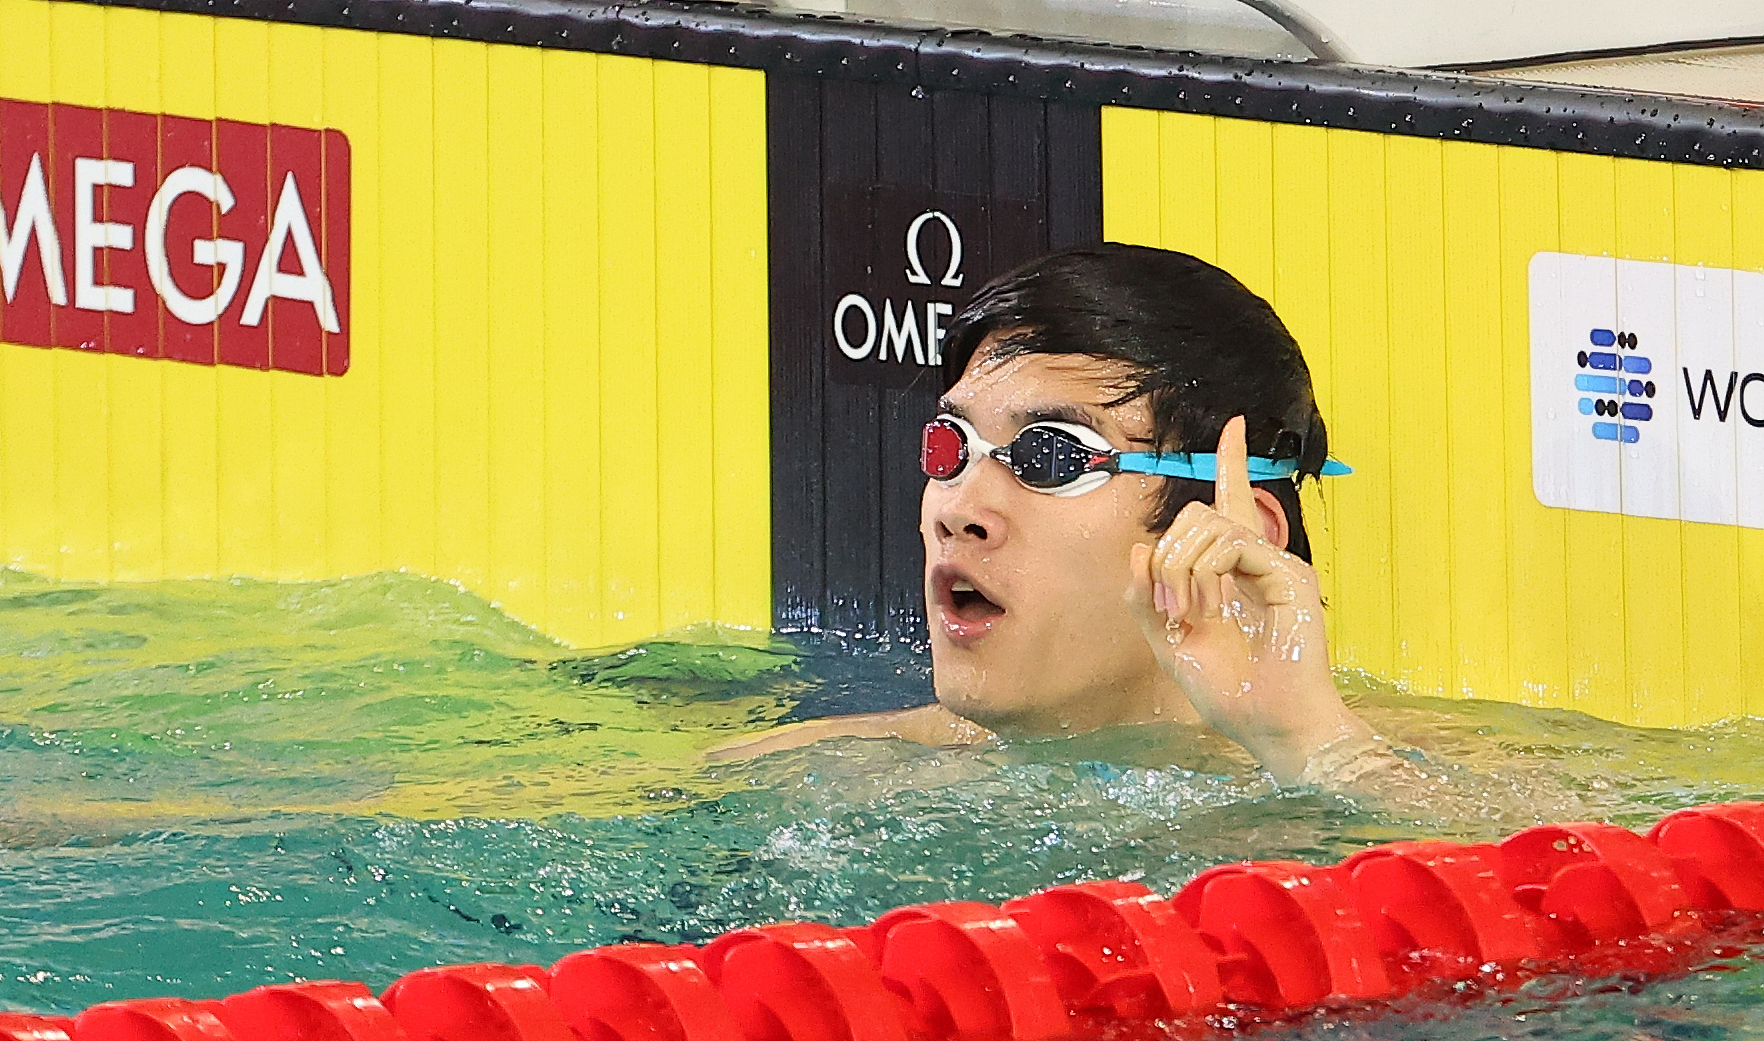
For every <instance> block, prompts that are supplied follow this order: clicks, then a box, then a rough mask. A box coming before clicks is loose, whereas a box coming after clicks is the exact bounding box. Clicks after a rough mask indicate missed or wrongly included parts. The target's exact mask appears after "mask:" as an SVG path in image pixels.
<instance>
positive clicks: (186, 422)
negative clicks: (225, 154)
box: [7, 5, 221, 577]
mask: <svg viewBox="0 0 1764 1041" xmlns="http://www.w3.org/2000/svg"><path fill="white" fill-rule="evenodd" d="M8 6H12V7H14V8H17V7H29V6H33V5H8ZM216 24H217V23H216V22H215V21H214V20H212V19H206V18H181V17H178V16H176V15H164V16H162V17H161V19H160V23H159V39H160V57H159V83H160V98H161V100H162V103H163V104H164V106H165V111H166V112H170V113H176V114H179V115H185V116H192V117H195V118H198V119H210V118H213V117H214V116H215V115H216V114H217V111H218V108H217V102H216V98H215V91H216V71H217V69H216V61H215V46H216V41H215V29H216ZM118 97H119V98H120V97H121V93H120V91H119V92H118ZM7 353H8V354H9V355H11V356H13V357H23V356H27V355H34V354H40V353H44V352H40V351H28V350H16V351H8V352H7ZM142 364H143V363H135V364H134V365H131V366H120V365H114V364H113V365H112V367H113V368H120V367H140V366H141V365H142ZM151 367H153V368H157V369H159V370H161V372H162V376H161V379H163V380H164V385H163V390H162V392H161V396H160V402H161V408H160V428H159V444H160V459H161V461H162V466H163V476H162V480H163V481H164V495H165V499H164V529H163V533H162V536H161V545H162V546H163V547H164V558H163V561H162V564H161V567H160V569H159V577H171V576H178V575H214V574H219V573H221V567H220V541H221V536H220V437H221V429H220V422H219V415H220V401H219V395H220V378H219V373H218V372H217V371H216V370H215V369H212V368H208V367H206V366H200V365H172V364H167V363H164V362H160V363H154V364H152V365H151Z"/></svg>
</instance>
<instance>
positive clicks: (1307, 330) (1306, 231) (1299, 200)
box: [1270, 125, 1335, 602]
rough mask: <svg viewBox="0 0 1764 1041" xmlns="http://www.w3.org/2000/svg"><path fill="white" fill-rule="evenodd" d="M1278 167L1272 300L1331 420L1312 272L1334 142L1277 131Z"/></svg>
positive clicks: (1327, 351) (1323, 310) (1316, 497)
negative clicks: (1302, 350)
mask: <svg viewBox="0 0 1764 1041" xmlns="http://www.w3.org/2000/svg"><path fill="white" fill-rule="evenodd" d="M1271 132H1272V134H1273V142H1272V152H1271V162H1272V165H1273V176H1272V190H1273V195H1274V210H1273V226H1272V227H1273V243H1274V249H1273V260H1274V276H1273V277H1274V285H1273V296H1272V297H1270V302H1271V303H1273V305H1274V308H1275V310H1276V311H1277V312H1278V313H1279V315H1280V318H1281V321H1283V322H1284V323H1285V324H1286V327H1287V328H1288V329H1289V330H1291V332H1292V334H1293V336H1294V337H1296V338H1297V339H1298V341H1299V342H1300V343H1302V344H1304V345H1305V361H1306V364H1307V365H1308V366H1309V367H1310V370H1311V385H1312V387H1313V388H1314V389H1315V391H1316V394H1317V403H1318V406H1319V407H1320V408H1322V410H1323V414H1324V415H1325V416H1328V415H1333V414H1334V410H1335V399H1334V387H1335V372H1334V366H1333V355H1332V345H1331V342H1330V321H1329V282H1328V280H1327V279H1319V278H1317V277H1316V276H1315V274H1314V272H1315V271H1317V270H1322V269H1327V268H1328V265H1329V183H1328V181H1327V179H1325V178H1323V177H1319V176H1317V172H1318V171H1319V170H1327V169H1328V168H1329V141H1328V139H1327V138H1325V137H1324V136H1322V135H1321V134H1313V133H1309V132H1307V131H1306V130H1305V129H1304V128H1302V127H1291V126H1284V125H1282V126H1275V127H1272V128H1271ZM1303 501H1304V504H1305V512H1306V515H1307V516H1308V517H1311V518H1314V520H1313V522H1312V525H1311V526H1313V527H1316V526H1318V525H1321V524H1322V523H1323V521H1324V512H1325V511H1326V510H1327V508H1328V507H1327V504H1326V502H1325V501H1324V499H1323V497H1322V494H1321V490H1320V489H1319V487H1318V482H1315V481H1313V482H1308V483H1307V484H1306V486H1305V489H1304V491H1303ZM1333 563H1334V562H1333V561H1332V560H1319V561H1318V562H1317V564H1318V568H1317V579H1318V582H1319V583H1320V584H1321V587H1322V590H1323V596H1324V599H1325V600H1326V601H1331V602H1333V600H1334V598H1335V568H1334V567H1333Z"/></svg>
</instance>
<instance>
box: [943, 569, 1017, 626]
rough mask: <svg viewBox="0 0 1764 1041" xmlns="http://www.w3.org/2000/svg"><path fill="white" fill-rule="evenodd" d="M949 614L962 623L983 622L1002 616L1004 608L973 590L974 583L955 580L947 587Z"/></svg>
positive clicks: (983, 594)
mask: <svg viewBox="0 0 1764 1041" xmlns="http://www.w3.org/2000/svg"><path fill="white" fill-rule="evenodd" d="M949 606H950V612H951V613H952V614H954V615H955V616H956V617H957V618H960V619H961V620H962V621H964V622H983V621H985V620H987V619H988V618H997V617H998V616H999V615H1001V614H1004V608H1002V607H1000V606H998V605H997V604H995V603H993V602H992V601H991V600H988V599H987V598H986V594H985V593H982V592H980V590H978V589H975V588H974V583H972V582H968V581H965V580H962V579H957V580H956V581H954V582H951V583H950V586H949Z"/></svg>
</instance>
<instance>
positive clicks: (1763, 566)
mask: <svg viewBox="0 0 1764 1041" xmlns="http://www.w3.org/2000/svg"><path fill="white" fill-rule="evenodd" d="M1728 176H1729V177H1731V178H1732V182H1733V198H1732V205H1733V237H1732V239H1731V241H1732V243H1733V266H1734V267H1737V268H1742V269H1745V270H1748V271H1764V237H1761V236H1759V235H1758V234H1757V229H1759V228H1764V171H1754V170H1740V171H1735V172H1733V173H1731V174H1729V175H1728ZM1738 540H1739V546H1738V553H1737V555H1736V557H1735V559H1734V560H1733V562H1732V563H1731V564H1730V565H1728V566H1729V567H1731V569H1732V571H1733V574H1734V575H1735V576H1736V577H1737V578H1739V580H1740V581H1739V601H1740V603H1739V630H1740V633H1741V634H1742V640H1741V643H1740V646H1739V656H1740V664H1739V674H1740V676H1741V677H1743V681H1742V682H1741V684H1740V690H1739V691H1738V692H1737V693H1736V696H1735V699H1736V700H1739V701H1742V708H1741V709H1740V711H1743V712H1745V714H1746V715H1749V716H1764V582H1760V581H1758V580H1757V578H1756V576H1758V575H1764V529H1759V528H1742V529H1740V531H1739V532H1738ZM1690 564H1691V560H1689V559H1687V560H1686V565H1687V567H1686V572H1685V575H1686V581H1692V582H1694V581H1698V580H1699V579H1700V577H1701V576H1700V575H1698V573H1697V572H1695V571H1692V570H1690V568H1689V565H1690Z"/></svg>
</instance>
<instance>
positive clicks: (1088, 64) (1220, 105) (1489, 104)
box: [82, 0, 1764, 167]
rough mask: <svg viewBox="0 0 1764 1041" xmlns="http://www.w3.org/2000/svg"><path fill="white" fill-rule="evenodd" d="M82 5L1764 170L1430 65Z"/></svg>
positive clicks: (1600, 104) (1757, 120) (1674, 133)
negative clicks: (1428, 68)
mask: <svg viewBox="0 0 1764 1041" xmlns="http://www.w3.org/2000/svg"><path fill="white" fill-rule="evenodd" d="M82 2H98V3H107V4H112V5H116V6H126V7H140V8H148V9H152V10H160V11H181V12H189V13H196V14H207V15H216V16H221V17H237V18H253V19H260V20H269V21H276V22H291V23H296V24H304V25H322V26H331V27H339V28H353V29H366V30H372V31H377V32H396V33H411V34H417V35H427V36H437V37H447V38H457V39H469V40H478V41H482V42H486V43H511V44H524V45H527V46H538V47H559V48H567V49H571V50H583V51H595V52H600V53H609V54H630V55H635V56H640V57H647V58H668V59H676V60H681V61H696V62H707V63H711V64H717V65H733V66H740V67H745V68H757V69H766V70H769V71H774V72H780V73H789V74H796V75H815V76H824V77H830V78H837V79H857V80H866V81H871V82H898V83H913V84H922V85H924V86H926V87H927V88H936V89H966V90H977V91H984V92H989V93H998V94H1018V95H1027V96H1030V97H1036V98H1044V99H1048V100H1055V101H1072V102H1081V103H1089V104H1115V105H1131V106H1135V107H1140V108H1149V109H1161V110H1165V111H1173V112H1194V113H1202V114H1207V115H1218V116H1232V117H1241V118H1245V119H1254V120H1261V121H1266V122H1274V123H1294V124H1303V125H1307V126H1323V127H1336V128H1341V129H1349V130H1369V131H1376V132H1379V133H1390V134H1403V135H1410V136H1416V137H1429V138H1439V139H1446V140H1460V141H1478V142H1484V143H1489V144H1502V145H1519V146H1524V147H1531V148H1546V149H1550V150H1553V151H1561V152H1581V153H1589V154H1594V155H1610V156H1622V157H1630V158H1639V159H1659V160H1666V161H1670V162H1685V163H1696V164H1699V165H1709V166H1728V167H1764V111H1761V110H1756V109H1750V108H1746V107H1742V106H1737V105H1729V104H1723V103H1719V102H1701V101H1696V100H1684V99H1674V98H1666V97H1659V96H1654V95H1643V94H1629V93H1624V92H1618V91H1601V90H1591V89H1585V90H1582V89H1575V88H1571V87H1560V86H1552V85H1538V84H1526V83H1512V82H1505V81H1499V80H1482V79H1473V78H1468V77H1462V76H1451V75H1445V74H1441V73H1435V72H1427V71H1407V70H1384V69H1369V68H1362V67H1356V66H1348V65H1334V64H1328V63H1323V62H1314V61H1313V62H1289V61H1269V60H1261V59H1251V58H1226V57H1215V56H1210V55H1201V54H1192V53H1185V52H1170V51H1154V50H1149V49H1145V48H1132V47H1111V46H1102V45H1095V44H1084V43H1065V42H1054V41H1048V40H1040V39H1032V38H1029V37H1021V36H1000V35H994V34H991V33H986V32H980V31H969V30H957V31H951V30H943V29H908V28H901V27H895V26H888V25H882V24H878V23H873V22H865V21H858V20H853V19H847V18H842V17H834V16H815V15H791V14H783V13H780V12H776V11H772V10H768V9H755V8H750V7H739V6H735V5H730V4H717V3H703V2H692V0H655V2H649V3H637V4H593V3H568V2H560V0H472V2H469V3H462V2H455V0H82Z"/></svg>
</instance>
